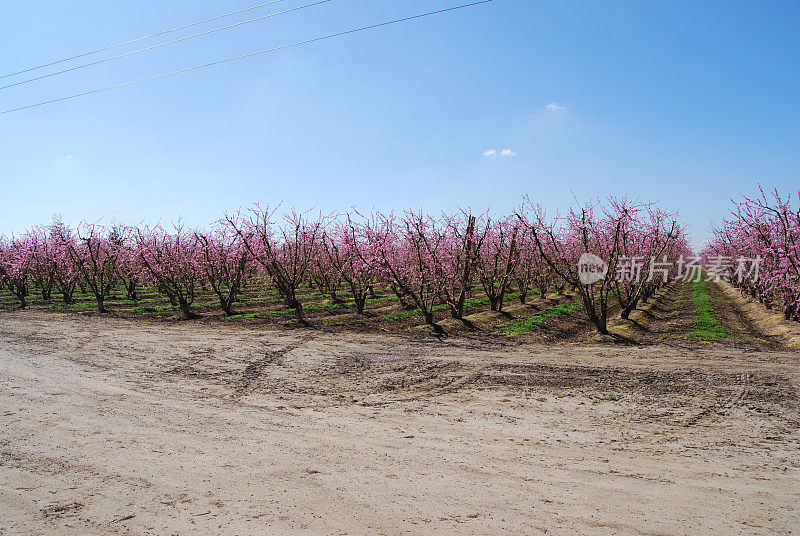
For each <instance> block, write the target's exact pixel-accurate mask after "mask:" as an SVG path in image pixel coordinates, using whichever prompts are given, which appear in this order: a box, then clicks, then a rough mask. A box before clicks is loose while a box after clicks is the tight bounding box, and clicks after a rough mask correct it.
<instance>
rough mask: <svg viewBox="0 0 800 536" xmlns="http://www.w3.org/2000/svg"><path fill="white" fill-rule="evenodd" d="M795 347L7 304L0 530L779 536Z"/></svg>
mask: <svg viewBox="0 0 800 536" xmlns="http://www.w3.org/2000/svg"><path fill="white" fill-rule="evenodd" d="M695 346H696V345H695ZM799 357H800V356H798V353H796V352H786V351H780V350H773V349H764V348H753V347H748V346H746V345H742V346H737V347H722V346H709V347H708V348H700V349H698V348H696V347H690V346H689V345H682V344H680V343H675V342H672V343H670V344H668V345H666V344H655V345H651V346H645V347H629V346H608V345H606V346H575V345H566V344H561V345H559V344H548V345H542V344H538V345H537V344H524V345H520V344H515V343H511V342H509V343H503V341H502V340H501V341H498V340H487V341H481V340H478V339H469V338H449V339H444V340H437V339H425V340H422V339H420V340H415V339H412V338H409V337H400V336H380V335H369V334H336V333H325V332H321V331H316V330H313V329H308V330H302V329H298V330H293V331H287V330H267V329H265V328H263V327H253V326H242V325H222V324H220V325H214V324H196V323H189V322H186V323H175V322H157V321H152V322H149V321H147V322H141V321H138V322H135V321H130V320H123V319H118V318H110V317H109V318H104V317H97V316H92V317H87V316H81V315H70V314H45V313H42V312H35V311H33V312H7V313H4V314H3V315H1V316H0V535H2V536H6V535H12V534H13V535H16V534H20V535H33V534H59V535H61V534H64V535H87V534H89V535H95V534H96V535H105V534H153V535H173V534H177V535H188V534H230V535H233V534H237V535H247V534H254V535H255V534H258V535H262V534H315V535H316V534H326V535H327V534H331V535H338V534H365V535H366V534H369V535H376V534H388V535H395V534H570V535H572V534H653V535H655V534H675V535H682V534H795V533H797V532H800V512H798V508H797V505H798V504H800V427H799V425H800V403H798V398H797V393H798V387H799V386H800V358H799Z"/></svg>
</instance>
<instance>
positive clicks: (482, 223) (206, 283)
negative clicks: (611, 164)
mask: <svg viewBox="0 0 800 536" xmlns="http://www.w3.org/2000/svg"><path fill="white" fill-rule="evenodd" d="M279 208H280V206H277V207H272V208H270V207H268V206H262V205H258V204H257V205H254V206H253V207H251V208H250V209H248V210H246V211H240V212H237V213H229V214H225V215H224V216H223V217H221V218H220V219H219V220H218V221H216V222H215V223H214V224H212V225H211V226H210V227H208V228H205V229H190V228H187V227H186V226H184V225H182V224H177V225H173V226H171V227H162V226H155V227H148V226H128V225H111V226H104V225H101V224H99V223H81V224H80V225H78V226H77V227H76V228H74V229H73V228H70V227H68V226H65V225H63V224H61V223H57V224H54V225H51V226H39V227H36V228H33V229H30V230H29V231H27V232H25V233H23V234H21V235H19V236H8V237H5V238H3V239H2V241H0V290H2V291H3V292H4V293H5V295H6V296H9V297H13V299H14V300H15V301H16V303H17V306H18V307H22V308H24V307H26V306H27V305H28V304H29V302H31V301H32V300H35V301H37V302H41V303H43V304H51V307H53V308H59V307H60V308H66V309H85V308H86V306H87V303H91V304H92V307H93V308H94V309H96V311H98V312H101V313H104V312H107V311H109V310H112V309H113V308H114V307H115V306H117V307H121V306H122V305H123V304H125V305H126V306H127V307H128V308H129V309H131V310H133V311H141V312H159V311H162V310H163V311H167V310H168V311H176V312H179V313H180V314H181V315H182V316H183V317H184V318H186V319H191V318H195V317H197V316H198V312H197V311H198V307H197V300H198V298H199V297H205V298H203V299H204V300H205V301H203V302H202V305H203V307H205V308H206V309H207V308H208V307H212V308H216V309H218V310H219V311H220V313H221V314H222V315H223V316H225V317H240V316H249V317H259V316H270V315H293V316H294V317H295V318H296V319H297V321H299V322H300V323H303V324H308V323H309V322H310V320H309V318H308V314H307V313H308V312H309V311H315V310H321V309H326V310H329V311H335V312H339V313H342V312H347V311H350V312H351V313H352V319H351V320H350V323H353V324H356V325H357V324H360V323H364V322H365V321H366V319H368V318H372V317H375V316H376V312H375V311H372V310H370V307H368V306H369V305H371V304H379V305H381V304H382V305H384V306H389V305H391V306H392V307H394V309H391V307H390V308H389V309H390V310H388V314H384V315H383V318H385V319H389V320H391V319H399V318H418V319H419V320H421V321H422V322H424V323H425V324H429V325H432V326H434V327H436V324H437V314H438V318H440V319H441V317H442V315H441V313H442V312H443V313H446V317H449V318H451V319H453V320H455V321H461V322H463V323H464V324H466V325H469V324H470V319H469V318H468V316H469V314H468V313H470V314H474V313H476V312H479V311H481V310H486V309H487V308H488V311H489V312H491V313H494V314H497V315H504V314H506V315H507V314H508V313H506V309H507V308H508V307H509V304H514V303H517V304H526V303H530V302H531V300H532V299H537V298H538V299H542V298H548V297H556V298H557V297H559V296H566V297H571V298H572V300H573V301H572V302H568V303H570V304H572V305H571V307H572V309H569V310H576V309H582V310H583V311H584V313H585V318H586V319H587V321H588V322H589V323H590V325H591V326H593V329H595V330H596V331H597V332H599V333H601V334H607V333H608V332H609V328H608V322H609V319H611V318H621V319H628V318H629V317H630V315H631V314H632V313H633V312H634V311H635V310H636V309H637V308H640V307H641V306H643V305H645V304H647V303H648V301H649V300H651V299H653V297H654V296H656V295H657V293H658V292H659V291H660V290H661V289H663V288H664V287H665V286H668V285H669V284H670V283H671V282H673V281H674V280H675V279H676V278H677V277H679V276H681V273H680V272H681V266H682V264H683V263H684V262H685V259H690V258H692V257H693V253H692V251H691V249H690V247H689V243H688V240H687V237H686V233H685V231H684V228H683V226H682V225H681V224H680V223H679V222H678V220H677V214H676V213H675V212H672V211H669V210H666V209H664V208H662V207H659V206H658V205H657V204H655V203H649V202H640V201H634V200H631V199H628V198H613V197H611V198H608V199H606V200H604V201H597V202H594V203H591V204H587V205H585V206H580V207H576V208H573V209H571V210H569V211H568V212H567V213H566V214H564V215H563V216H560V215H554V216H549V215H548V214H547V213H546V212H545V210H544V209H543V208H542V207H541V206H539V205H537V204H536V203H534V202H533V201H532V200H530V199H529V198H527V197H526V198H524V200H523V202H522V203H521V204H520V205H519V206H518V207H517V208H516V209H515V210H513V211H511V212H510V213H508V214H505V215H496V214H492V213H490V212H488V211H487V212H472V211H471V210H468V209H467V210H460V211H457V212H454V213H450V214H438V215H433V214H428V213H425V212H423V211H415V210H407V211H404V212H402V213H393V212H390V213H380V212H371V213H361V212H358V211H356V210H352V211H349V212H346V213H343V214H330V215H326V214H321V213H313V212H298V211H296V210H290V211H288V212H285V213H284V212H280V211H279ZM732 214H733V217H732V218H731V219H730V220H728V221H726V222H725V223H724V225H723V226H722V227H721V228H720V229H718V230H717V231H716V232H715V236H714V240H713V241H712V243H711V244H710V245H709V246H708V247H707V248H706V249H705V250H704V251H703V252H702V255H701V258H702V261H703V263H704V264H705V265H706V268H707V269H710V268H711V266H712V265H714V266H716V267H717V268H718V267H719V266H718V265H719V264H720V259H736V258H740V257H743V256H746V257H749V258H757V259H760V260H761V264H760V267H759V269H760V277H758V278H754V277H752V276H753V274H752V273H751V274H749V275H750V276H751V277H749V278H739V279H736V278H734V277H731V276H732V275H734V274H733V273H723V274H722V275H723V276H724V277H725V278H726V279H729V280H731V281H732V282H734V283H735V284H738V285H739V286H740V287H741V288H742V290H743V292H745V293H747V294H749V295H751V296H753V297H755V298H757V299H759V300H760V301H762V302H763V303H764V304H765V305H766V306H767V307H768V308H779V309H780V310H781V311H782V312H783V315H784V316H785V318H787V319H793V320H798V318H799V317H800V271H799V269H798V267H799V266H800V264H799V263H798V253H800V216H799V213H798V211H796V210H794V209H793V208H792V204H791V199H789V198H782V197H780V195H779V194H778V192H777V191H775V192H772V193H770V194H766V193H764V192H761V194H760V196H759V197H755V198H752V199H751V198H746V199H744V200H743V201H741V202H737V203H736V204H735V205H734V211H733V213H732ZM586 253H591V254H593V255H596V256H597V257H598V258H599V259H602V260H603V261H604V262H605V263H606V266H605V268H606V269H605V270H604V272H603V273H602V274H600V275H599V276H598V279H597V280H596V281H593V282H592V283H591V284H585V282H583V281H581V277H580V274H579V260H580V259H581V256H582V255H583V254H586ZM717 271H718V270H717ZM699 273H700V272H698V274H699ZM714 273H715V274H716V272H714ZM684 275H685V274H684ZM78 295H80V296H81V297H82V298H81V300H82V301H81V302H79V303H76V296H78ZM209 297H210V298H209ZM159 299H160V300H164V301H165V302H168V303H169V305H168V306H159V305H155V303H156V301H154V300H159ZM248 300H249V301H250V302H252V301H253V300H255V301H256V302H257V303H266V304H270V305H277V306H278V307H277V308H272V309H269V310H268V311H262V312H258V311H256V312H252V310H251V309H247V312H242V311H240V310H239V309H240V308H242V307H245V306H246V304H247V303H248ZM556 305H559V306H561V307H564V304H556ZM131 306H132V307H131ZM378 309H380V310H381V311H382V312H383V313H386V312H387V311H386V309H387V308H386V307H383V308H378ZM541 314H544V315H548V314H551V311H549V310H546V311H543V312H542V313H541ZM360 318H361V319H362V320H359V319H360Z"/></svg>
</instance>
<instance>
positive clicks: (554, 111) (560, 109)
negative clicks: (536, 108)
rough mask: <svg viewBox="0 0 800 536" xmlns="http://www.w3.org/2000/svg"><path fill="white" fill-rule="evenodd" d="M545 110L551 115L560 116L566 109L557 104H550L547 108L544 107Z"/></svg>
mask: <svg viewBox="0 0 800 536" xmlns="http://www.w3.org/2000/svg"><path fill="white" fill-rule="evenodd" d="M544 109H545V110H547V111H548V112H550V113H551V114H560V113H561V112H564V111H565V110H566V109H567V108H566V107H565V106H562V105H560V104H559V103H557V102H551V103H550V104H548V105H547V106H545V107H544Z"/></svg>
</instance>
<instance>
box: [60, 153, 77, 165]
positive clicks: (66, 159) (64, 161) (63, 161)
mask: <svg viewBox="0 0 800 536" xmlns="http://www.w3.org/2000/svg"><path fill="white" fill-rule="evenodd" d="M74 159H75V157H74V156H72V155H71V154H68V155H66V156H63V157H61V158H59V159H58V160H56V164H57V165H59V166H65V165H67V164H69V163H70V162H72V161H73V160H74Z"/></svg>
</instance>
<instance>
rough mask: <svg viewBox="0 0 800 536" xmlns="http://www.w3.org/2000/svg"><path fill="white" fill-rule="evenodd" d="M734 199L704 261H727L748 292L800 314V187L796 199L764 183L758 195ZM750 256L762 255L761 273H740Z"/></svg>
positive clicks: (726, 268)
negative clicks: (768, 190)
mask: <svg viewBox="0 0 800 536" xmlns="http://www.w3.org/2000/svg"><path fill="white" fill-rule="evenodd" d="M793 201H796V202H797V203H798V206H797V207H794V206H793ZM733 204H734V208H733V210H732V212H731V217H730V218H728V219H727V220H725V221H724V222H723V224H722V226H721V227H720V228H719V229H716V230H715V232H714V237H713V239H712V241H711V243H710V244H709V245H708V246H707V247H706V248H705V250H704V251H703V253H702V256H703V258H704V264H706V265H711V264H716V265H718V266H721V268H722V270H721V271H722V272H723V273H724V272H727V275H728V276H729V277H728V279H730V280H731V282H732V283H733V284H734V285H737V286H739V287H740V288H741V289H742V291H743V292H745V293H747V294H749V295H750V296H752V297H754V298H756V299H758V300H760V301H761V302H762V303H763V304H764V305H765V306H766V307H767V308H768V309H780V310H782V312H783V316H784V318H786V319H787V320H800V191H798V193H797V197H796V198H795V199H794V200H793V199H792V196H787V197H782V196H781V195H780V193H779V192H778V190H777V189H774V190H772V191H771V192H769V193H767V192H765V191H764V190H763V189H762V188H759V195H758V196H757V197H752V198H751V197H745V198H743V200H742V201H738V202H737V201H734V202H733ZM744 259H747V260H750V259H753V260H755V261H756V264H755V266H757V267H758V274H757V275H758V277H752V275H755V274H748V275H750V276H749V277H740V276H741V275H742V274H741V273H737V271H741V266H742V262H739V261H740V260H744ZM751 264H752V263H751ZM748 271H750V270H748Z"/></svg>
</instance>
